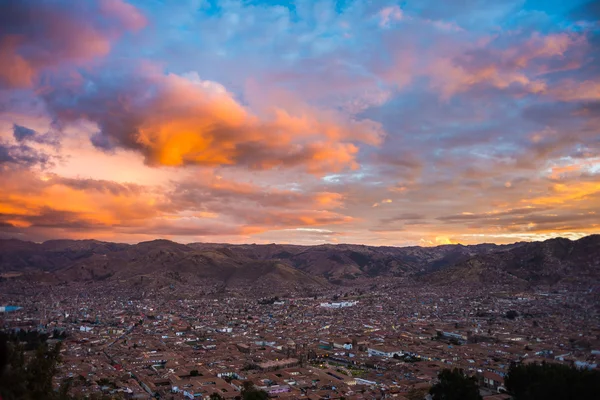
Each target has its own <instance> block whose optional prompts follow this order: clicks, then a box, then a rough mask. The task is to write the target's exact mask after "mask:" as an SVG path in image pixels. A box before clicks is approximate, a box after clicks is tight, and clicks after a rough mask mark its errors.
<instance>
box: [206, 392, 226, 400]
mask: <svg viewBox="0 0 600 400" xmlns="http://www.w3.org/2000/svg"><path fill="white" fill-rule="evenodd" d="M209 399H210V400H224V397H223V396H221V395H220V394H219V393H213V394H211V395H210V397H209Z"/></svg>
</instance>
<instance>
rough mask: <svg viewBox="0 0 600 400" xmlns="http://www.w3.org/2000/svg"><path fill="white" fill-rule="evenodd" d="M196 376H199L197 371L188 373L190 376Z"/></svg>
mask: <svg viewBox="0 0 600 400" xmlns="http://www.w3.org/2000/svg"><path fill="white" fill-rule="evenodd" d="M198 375H199V372H198V370H197V369H193V370H191V371H190V376H198Z"/></svg>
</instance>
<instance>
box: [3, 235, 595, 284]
mask: <svg viewBox="0 0 600 400" xmlns="http://www.w3.org/2000/svg"><path fill="white" fill-rule="evenodd" d="M0 273H3V274H4V275H5V276H6V275H7V273H13V275H14V274H20V275H21V276H23V277H27V279H33V280H35V279H41V280H50V281H52V280H53V281H60V282H69V281H83V282H87V281H101V280H108V281H114V280H119V281H121V282H123V281H128V280H138V279H143V278H140V277H154V278H156V277H166V278H169V279H179V280H184V281H195V280H210V281H214V282H217V283H221V284H225V285H234V284H237V283H240V284H246V283H260V284H273V285H280V284H292V285H330V284H340V283H344V282H348V281H353V280H362V279H369V278H376V277H407V278H410V279H414V280H416V281H418V282H423V283H426V284H433V285H455V284H457V283H462V284H486V283H494V284H509V285H520V286H532V285H550V286H552V285H558V284H563V283H564V284H590V283H591V284H595V283H598V282H599V278H600V235H591V236H587V237H584V238H581V239H579V240H575V241H572V240H569V239H564V238H556V239H550V240H546V241H543V242H519V243H514V244H508V245H496V244H478V245H469V246H465V245H460V244H452V245H443V246H437V247H418V246H415V247H390V246H384V247H378V246H365V245H351V244H338V245H331V244H324V245H315V246H300V245H287V244H267V245H256V244H248V245H231V244H218V243H190V244H187V245H184V244H180V243H175V242H171V241H168V240H153V241H149V242H141V243H138V244H123V243H110V242H102V241H97V240H50V241H46V242H43V243H33V242H26V241H21V240H17V239H8V240H0Z"/></svg>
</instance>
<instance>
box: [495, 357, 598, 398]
mask: <svg viewBox="0 0 600 400" xmlns="http://www.w3.org/2000/svg"><path fill="white" fill-rule="evenodd" d="M505 384H506V389H507V390H508V391H509V392H510V393H511V394H512V395H513V396H514V398H515V400H539V399H544V400H546V399H593V398H596V397H597V395H598V393H600V372H598V371H596V370H587V369H586V370H580V369H576V368H572V367H569V366H566V365H561V364H547V363H542V364H537V363H534V364H529V365H523V364H513V365H511V366H510V368H509V370H508V375H507V376H506V379H505Z"/></svg>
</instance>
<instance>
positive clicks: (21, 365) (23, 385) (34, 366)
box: [0, 335, 70, 400]
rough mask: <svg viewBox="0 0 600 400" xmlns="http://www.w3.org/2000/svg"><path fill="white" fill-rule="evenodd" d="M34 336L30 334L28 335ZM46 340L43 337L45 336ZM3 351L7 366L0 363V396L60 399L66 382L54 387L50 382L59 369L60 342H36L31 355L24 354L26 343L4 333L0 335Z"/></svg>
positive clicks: (24, 399) (27, 399) (25, 399)
mask: <svg viewBox="0 0 600 400" xmlns="http://www.w3.org/2000/svg"><path fill="white" fill-rule="evenodd" d="M32 337H33V336H31V335H30V338H32ZM44 341H45V340H44ZM0 342H3V344H2V346H3V347H4V349H2V350H4V352H5V354H6V360H5V364H6V367H5V368H2V367H3V366H0V373H1V372H2V370H3V372H4V373H2V375H1V376H0V396H1V397H2V399H4V400H17V399H19V400H35V399H48V400H63V399H70V397H69V396H68V395H67V392H68V390H69V385H68V384H64V385H61V388H60V390H59V391H55V390H54V388H53V385H52V383H53V382H52V380H53V378H54V375H56V372H57V370H58V364H59V363H60V361H61V357H60V346H61V344H60V342H59V343H57V344H56V345H55V346H48V345H47V344H46V343H42V344H39V346H38V347H37V349H36V350H35V351H34V352H33V354H32V355H31V357H25V347H24V346H23V345H21V344H19V343H17V342H10V341H8V338H7V337H6V336H4V337H2V338H0Z"/></svg>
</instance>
